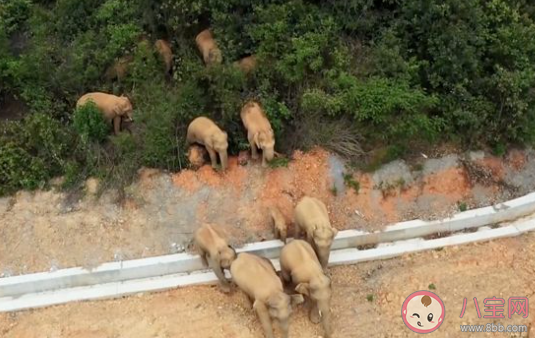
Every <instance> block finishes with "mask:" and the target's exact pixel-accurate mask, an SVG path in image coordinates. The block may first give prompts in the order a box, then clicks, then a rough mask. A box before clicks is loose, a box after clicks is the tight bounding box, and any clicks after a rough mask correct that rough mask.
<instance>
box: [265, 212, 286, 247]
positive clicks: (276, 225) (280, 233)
mask: <svg viewBox="0 0 535 338" xmlns="http://www.w3.org/2000/svg"><path fill="white" fill-rule="evenodd" d="M269 214H270V215H271V219H272V220H273V232H274V235H275V238H277V239H280V240H281V241H283V242H284V243H286V238H287V237H288V227H287V225H286V221H285V219H284V216H283V215H282V214H281V212H280V210H279V209H278V208H277V207H270V208H269Z"/></svg>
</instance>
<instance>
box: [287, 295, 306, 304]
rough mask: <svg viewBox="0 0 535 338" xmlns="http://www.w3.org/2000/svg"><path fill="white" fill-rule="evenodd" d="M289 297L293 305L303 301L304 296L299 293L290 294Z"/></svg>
mask: <svg viewBox="0 0 535 338" xmlns="http://www.w3.org/2000/svg"><path fill="white" fill-rule="evenodd" d="M290 299H291V302H292V305H293V306H296V305H299V304H301V303H303V302H304V301H305V298H304V297H303V295H300V294H297V295H291V296H290Z"/></svg>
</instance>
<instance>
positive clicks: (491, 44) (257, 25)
mask: <svg viewBox="0 0 535 338" xmlns="http://www.w3.org/2000/svg"><path fill="white" fill-rule="evenodd" d="M207 27H211V29H212V30H213V32H214V36H215V37H216V40H217V41H218V43H219V45H220V47H221V49H222V53H223V60H224V61H223V64H221V65H218V66H214V67H210V68H206V67H204V65H203V63H202V60H201V57H200V56H199V53H198V51H197V49H196V46H195V36H196V35H197V34H198V33H199V32H200V31H201V30H203V29H205V28H207ZM159 38H165V39H168V40H169V41H170V42H171V45H172V48H173V51H174V54H175V58H174V69H173V76H172V78H171V79H167V78H166V76H165V74H163V65H162V63H161V61H160V59H159V58H158V56H157V55H155V53H154V49H153V47H152V44H153V42H154V41H155V40H156V39H159ZM252 53H254V54H255V55H257V58H258V68H257V69H256V71H254V72H253V73H252V74H251V75H249V76H245V75H244V74H242V73H241V72H240V71H239V70H238V69H236V68H235V67H234V66H233V65H232V63H233V62H234V61H236V60H238V59H239V58H241V57H243V56H246V55H249V54H252ZM123 56H129V57H130V59H131V60H132V62H131V63H130V64H129V65H128V72H127V75H126V76H125V77H124V78H121V79H120V80H111V79H109V78H107V77H106V73H107V72H106V70H107V69H108V68H109V67H110V66H111V65H113V64H114V62H115V61H116V60H118V58H120V57H123ZM534 88H535V5H533V4H532V2H530V1H526V0H490V1H487V0H485V1H483V0H466V1H461V0H445V1H440V2H432V3H430V2H429V1H426V0H407V1H399V0H381V1H369V0H349V1H339V0H332V1H312V0H306V1H305V0H289V1H280V0H268V1H259V0H253V1H249V2H243V1H236V0H230V1H220V0H211V1H208V0H191V1H184V0H174V1H171V0H155V1H143V0H128V1H127V0H86V1H78V0H46V1H44V0H10V1H0V118H2V113H3V111H2V109H3V107H4V103H5V102H7V101H8V100H19V101H22V102H23V103H24V106H25V107H27V111H26V112H25V117H24V118H23V119H21V120H17V121H9V122H7V121H5V120H0V195H3V194H8V193H11V192H13V191H15V190H17V189H21V188H24V189H34V188H37V187H42V186H46V184H47V182H48V180H49V179H50V178H51V177H53V176H56V175H65V176H66V184H68V185H73V184H76V182H77V181H79V180H81V179H83V178H85V177H87V176H89V175H94V176H98V177H101V178H103V179H104V181H107V182H110V183H114V184H117V186H122V185H124V184H128V182H129V181H131V179H133V178H134V177H135V173H136V172H137V169H138V168H140V167H141V166H151V167H156V168H163V169H167V170H172V171H177V170H180V169H181V168H182V167H183V165H184V163H186V160H185V153H186V149H185V131H186V128H187V125H188V123H189V122H190V121H191V119H192V118H194V117H196V116H199V115H201V114H202V115H207V116H209V117H211V118H213V119H214V120H216V121H217V123H218V124H220V125H221V126H222V127H223V128H224V129H225V130H226V131H227V132H228V133H229V144H230V148H229V152H230V153H231V154H236V153H237V152H238V151H239V149H240V148H243V144H244V143H246V142H245V135H243V128H242V126H241V121H240V117H239V111H240V107H241V105H242V104H243V102H244V101H245V100H247V99H251V98H254V99H257V100H260V101H261V102H262V104H263V105H264V107H265V109H266V113H267V115H268V116H269V118H270V120H271V123H272V125H273V128H274V130H275V134H276V138H277V147H278V150H279V151H286V152H288V151H291V150H293V149H296V148H299V149H308V148H311V147H312V146H315V145H321V146H323V147H325V148H327V149H329V150H332V151H335V152H337V153H339V154H341V155H343V156H345V157H347V158H349V159H351V160H356V159H358V158H359V157H360V156H361V155H362V154H364V153H365V152H368V151H369V150H371V149H377V148H378V147H381V148H383V149H385V151H383V152H382V153H381V154H378V156H376V158H375V159H372V161H371V163H370V167H376V166H377V165H379V164H380V163H383V162H384V161H387V160H389V159H393V158H396V157H398V156H400V155H401V154H403V152H404V151H405V150H406V149H410V144H411V143H413V142H427V143H431V142H440V141H455V142H458V143H461V144H465V145H466V146H471V147H474V146H480V145H488V146H491V147H493V149H495V152H496V153H497V154H502V153H503V152H504V151H505V149H506V147H507V145H508V144H510V143H521V144H531V145H532V144H533V143H534V142H535V95H533V90H534ZM89 91H104V92H109V93H114V94H117V95H119V94H126V95H128V96H129V97H130V98H131V100H132V103H133V105H134V116H135V121H136V122H135V123H134V125H133V127H132V133H131V134H130V133H123V134H124V135H119V136H113V135H111V133H110V129H111V126H108V125H106V124H105V123H103V122H104V121H102V120H101V119H99V117H98V116H97V114H96V111H94V109H91V108H87V109H81V110H77V111H75V108H74V107H75V104H76V101H77V99H78V98H79V97H80V96H81V95H82V94H84V93H86V92H89ZM357 183H358V182H357ZM356 190H358V189H356Z"/></svg>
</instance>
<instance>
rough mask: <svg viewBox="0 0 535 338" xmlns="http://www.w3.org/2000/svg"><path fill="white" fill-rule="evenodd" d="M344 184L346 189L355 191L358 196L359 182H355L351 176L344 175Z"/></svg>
mask: <svg viewBox="0 0 535 338" xmlns="http://www.w3.org/2000/svg"><path fill="white" fill-rule="evenodd" d="M344 183H345V185H346V186H347V187H349V188H352V189H353V190H355V193H356V194H358V193H359V191H360V182H359V181H356V180H355V179H354V178H353V176H352V175H351V174H344Z"/></svg>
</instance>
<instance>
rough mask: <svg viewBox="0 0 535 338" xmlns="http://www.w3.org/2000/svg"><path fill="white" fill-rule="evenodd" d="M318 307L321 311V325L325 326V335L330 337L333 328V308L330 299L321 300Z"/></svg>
mask: <svg viewBox="0 0 535 338" xmlns="http://www.w3.org/2000/svg"><path fill="white" fill-rule="evenodd" d="M318 309H319V310H320V312H321V325H322V326H323V331H324V337H325V338H330V337H331V333H332V329H331V310H330V306H329V300H321V301H319V302H318Z"/></svg>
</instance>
